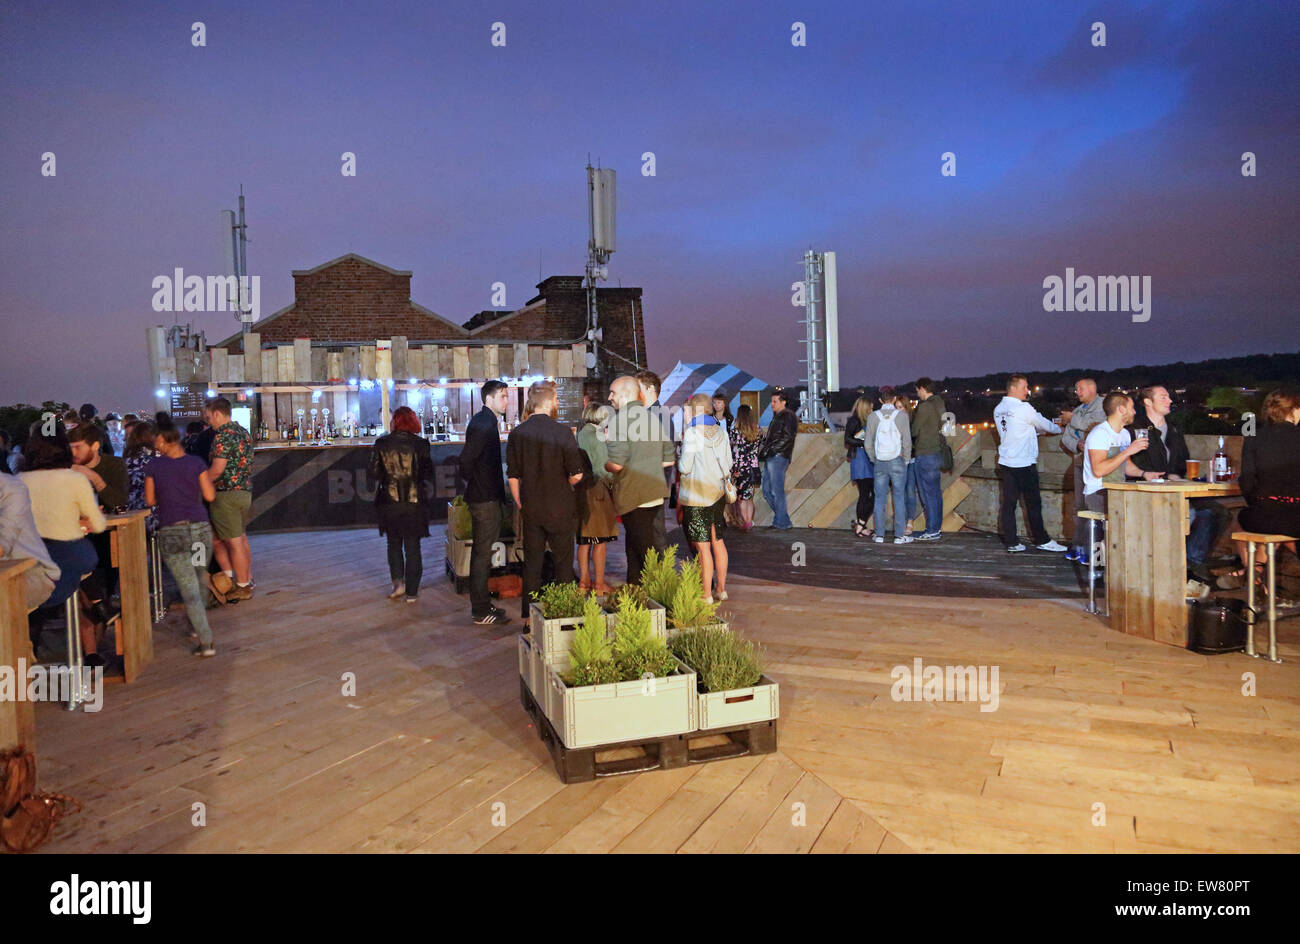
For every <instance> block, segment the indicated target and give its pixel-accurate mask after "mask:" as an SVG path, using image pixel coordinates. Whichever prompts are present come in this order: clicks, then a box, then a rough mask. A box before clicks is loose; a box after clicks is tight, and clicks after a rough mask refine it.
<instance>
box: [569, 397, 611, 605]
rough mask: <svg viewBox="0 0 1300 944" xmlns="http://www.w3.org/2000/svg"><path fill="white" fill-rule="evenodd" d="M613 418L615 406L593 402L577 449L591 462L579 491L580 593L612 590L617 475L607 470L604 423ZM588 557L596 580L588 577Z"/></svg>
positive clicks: (607, 458) (579, 431)
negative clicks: (609, 563) (609, 558)
mask: <svg viewBox="0 0 1300 944" xmlns="http://www.w3.org/2000/svg"><path fill="white" fill-rule="evenodd" d="M613 416H614V410H613V408H612V407H609V406H606V405H605V404H603V403H590V404H588V405H587V408H586V409H585V410H583V411H582V419H583V426H582V429H580V430H578V446H579V447H580V448H581V449H582V451H583V454H584V455H585V456H586V458H587V461H589V462H590V463H591V471H590V473H588V472H587V470H586V468H584V469H583V478H582V481H581V482H580V483H579V484H578V489H577V491H578V496H579V500H580V502H581V505H582V507H581V509H580V511H581V515H582V525H581V526H580V527H579V529H578V587H579V589H581V590H592V589H594V590H595V591H596V592H597V593H599V594H605V593H609V592H611V590H612V588H611V587H610V586H608V585H607V584H606V583H605V545H606V544H608V543H609V542H610V541H615V540H617V539H618V517H617V515H615V513H614V493H613V486H614V476H613V475H612V474H610V473H609V472H607V471H606V470H605V463H606V462H608V461H609V447H608V445H606V426H605V424H607V423H608V422H609V421H610V419H611V418H612V417H613ZM585 465H586V463H585V462H584V466H585ZM589 558H590V560H591V563H592V570H593V575H592V576H593V578H594V579H588V577H587V560H588V559H589Z"/></svg>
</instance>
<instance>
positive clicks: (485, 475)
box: [0, 371, 1300, 665]
mask: <svg viewBox="0 0 1300 944" xmlns="http://www.w3.org/2000/svg"><path fill="white" fill-rule="evenodd" d="M915 388H916V393H917V397H916V400H915V401H913V400H912V399H911V398H909V397H907V396H906V395H904V394H901V393H899V392H897V391H895V390H894V389H893V388H890V387H882V388H880V390H879V395H878V398H874V399H873V398H871V397H868V396H866V395H865V394H863V395H862V396H860V397H859V398H858V399H857V401H856V402H855V403H854V405H853V409H852V411H851V412H850V413H849V415H848V418H847V422H846V424H845V427H844V431H843V437H844V445H845V448H846V458H847V461H848V465H849V474H850V479H851V480H852V482H853V483H854V484H855V485H856V487H857V492H858V495H857V504H856V508H855V514H854V518H853V520H852V522H851V528H852V531H853V533H854V534H856V535H858V536H859V537H862V538H865V539H870V540H872V541H875V542H877V543H883V542H884V541H885V540H886V539H887V538H886V536H887V534H888V533H889V532H890V530H891V528H892V534H893V542H894V543H895V544H898V545H905V544H910V543H912V542H913V541H930V542H932V541H938V540H941V538H942V525H943V517H944V508H943V493H942V488H941V475H942V473H943V472H944V471H945V470H948V469H951V468H952V454H951V450H950V447H949V444H948V441H947V436H946V434H948V433H950V432H951V430H948V429H946V428H945V420H946V419H950V417H949V416H948V415H947V414H946V413H945V404H944V400H943V398H942V396H941V395H940V393H939V392H938V391H937V390H936V385H935V383H934V381H932V380H930V379H929V378H927V377H922V378H920V379H919V380H918V381H917V382H916V384H915ZM659 389H660V380H659V378H658V377H657V376H656V375H655V374H654V373H652V372H650V371H642V372H640V373H638V374H635V375H627V376H622V377H619V378H617V379H616V380H614V381H613V383H611V384H610V387H609V391H608V402H607V403H602V402H598V401H596V402H588V403H587V404H586V406H585V409H584V413H583V422H582V425H581V428H580V429H578V430H577V433H576V435H575V433H574V432H573V430H572V429H571V428H570V427H569V426H567V425H564V424H562V423H560V422H558V419H557V417H558V397H557V393H556V387H555V385H554V384H553V383H550V382H545V381H543V382H539V383H535V384H533V385H532V386H531V387H530V388H529V390H528V392H527V399H526V403H525V406H524V410H523V413H522V416H521V419H522V422H520V423H518V424H517V425H516V426H515V427H514V428H513V429H512V430H511V431H510V433H509V436H508V438H507V440H506V443H505V448H504V450H503V449H502V443H501V434H500V428H501V422H502V419H503V417H504V416H505V414H506V412H507V405H508V398H509V388H508V387H507V386H506V385H505V384H504V383H502V382H500V381H495V380H493V381H488V382H487V383H485V384H484V385H483V386H482V388H481V390H480V394H481V401H482V404H483V406H482V409H481V410H480V411H479V412H478V413H477V414H476V415H475V416H474V417H473V419H472V420H471V422H470V423H469V424H468V427H467V431H466V440H465V446H464V449H463V450H462V452H461V454H460V456H459V471H460V476H461V479H462V481H463V485H464V497H465V502H466V504H467V506H468V510H469V515H470V521H471V529H472V541H473V545H472V550H471V555H470V567H469V597H470V601H469V602H470V616H471V619H472V620H473V621H474V622H475V623H477V624H480V625H493V624H504V623H508V622H509V616H508V615H507V614H506V612H505V610H503V609H502V608H500V607H498V606H496V605H495V604H494V603H493V599H492V595H491V593H490V591H489V584H488V580H489V576H490V574H491V571H492V569H493V568H492V553H493V546H494V545H495V544H496V543H497V539H498V537H499V536H500V532H501V527H502V522H503V515H509V514H511V513H512V512H511V506H512V505H513V509H514V512H515V513H517V516H518V517H517V527H518V528H519V529H520V531H519V534H520V537H521V541H522V545H523V554H524V564H523V579H522V583H523V613H522V616H523V617H524V618H525V619H526V618H527V613H528V601H529V600H530V599H531V598H532V594H533V593H534V592H535V591H537V590H539V589H540V588H541V586H542V584H543V580H544V579H545V580H554V581H556V582H560V583H565V582H576V583H577V585H578V586H579V587H580V588H582V589H584V590H595V591H596V592H599V593H608V592H610V591H611V590H612V589H614V588H613V587H612V586H611V583H610V575H609V573H608V568H607V550H608V546H609V544H610V543H611V542H613V541H616V540H617V539H618V535H619V524H620V522H621V524H622V527H623V533H624V539H625V541H626V549H625V550H626V554H625V556H626V561H627V569H626V573H625V575H624V579H625V580H626V581H627V582H629V583H636V582H638V581H639V580H640V578H641V572H642V568H643V566H644V564H645V560H646V556H647V554H648V553H649V552H650V551H651V550H652V549H653V550H655V551H658V552H661V553H662V552H663V551H664V550H665V549H666V548H667V546H668V537H667V533H666V528H665V521H664V519H665V512H666V510H667V509H666V505H668V504H675V505H676V507H677V516H678V522H679V524H680V525H681V528H682V531H683V533H684V535H685V538H686V541H687V543H688V544H689V546H690V548H691V552H692V553H693V554H694V556H695V557H696V558H697V559H698V561H699V564H700V569H701V575H702V578H703V580H702V589H703V595H704V598H705V599H706V601H708V602H713V601H715V600H726V599H727V597H728V591H727V573H728V564H729V558H728V551H727V545H726V540H725V532H726V529H727V528H733V529H735V530H738V531H741V532H745V531H749V530H751V529H752V528H753V527H754V493H755V490H757V489H760V488H761V489H762V493H763V496H764V498H765V499H766V500H767V503H768V505H769V506H770V507H771V509H772V514H773V517H772V523H771V528H773V529H775V530H789V529H790V528H791V527H792V523H791V520H790V516H789V514H788V511H787V508H786V489H785V475H786V471H787V469H788V468H789V464H790V459H791V456H792V454H793V452H794V446H795V439H796V435H797V432H798V421H797V417H796V414H795V411H794V410H793V409H792V408H791V404H790V403H788V402H787V399H786V394H785V393H784V392H783V391H781V390H777V391H775V392H774V393H773V394H772V397H771V409H772V419H771V421H770V423H769V424H768V426H767V427H766V428H765V429H761V428H760V426H759V421H758V416H757V415H756V411H755V410H754V409H753V408H752V407H751V406H750V405H748V404H746V405H742V406H741V407H740V408H739V409H738V410H737V413H736V415H735V416H734V417H733V416H732V415H731V413H730V410H729V407H728V401H727V398H726V397H725V396H724V395H721V394H720V393H718V394H714V395H710V394H703V393H700V394H696V395H694V396H692V397H690V398H689V399H688V400H687V402H686V404H685V407H684V410H683V412H682V415H681V426H680V429H679V432H680V435H677V436H675V435H674V425H673V422H671V421H670V417H669V416H668V414H667V413H666V412H665V410H664V408H663V406H662V405H661V404H660V402H659ZM1029 390H1030V387H1029V382H1028V379H1027V378H1026V377H1025V376H1024V375H1022V374H1014V375H1012V376H1011V378H1010V379H1009V382H1008V384H1007V389H1006V396H1005V397H1004V398H1003V399H1002V401H1001V402H1000V403H999V404H998V405H997V407H996V408H995V410H994V423H995V426H996V430H997V435H998V439H999V444H998V450H997V456H998V462H997V466H998V467H997V472H998V477H999V479H1000V483H1001V484H1000V487H1001V502H1000V509H999V534H1000V537H1001V540H1002V542H1003V544H1004V545H1005V547H1006V549H1007V551H1008V552H1011V553H1020V552H1023V551H1025V550H1027V549H1028V548H1027V546H1026V544H1025V543H1023V542H1022V540H1021V537H1020V535H1019V533H1018V519H1017V511H1018V508H1019V506H1020V505H1021V503H1022V502H1023V505H1024V511H1025V523H1026V525H1027V527H1028V535H1027V538H1028V540H1029V541H1030V543H1031V544H1032V545H1033V546H1034V547H1036V548H1037V549H1039V550H1042V551H1047V552H1052V553H1061V552H1064V553H1065V555H1066V557H1067V558H1068V559H1069V560H1071V561H1076V562H1079V563H1082V564H1087V563H1088V562H1089V556H1090V555H1091V554H1093V553H1095V552H1094V550H1093V548H1094V547H1095V546H1097V545H1094V544H1092V543H1091V542H1090V541H1089V531H1088V528H1087V527H1086V522H1085V521H1084V520H1083V519H1082V518H1080V517H1078V516H1077V515H1076V517H1075V520H1074V526H1073V541H1072V543H1071V545H1069V546H1067V545H1063V544H1060V543H1058V542H1056V541H1055V540H1052V539H1051V538H1050V537H1049V535H1048V534H1047V531H1046V528H1045V526H1044V523H1043V514H1042V504H1041V497H1040V483H1039V475H1038V449H1039V446H1038V440H1039V437H1040V436H1043V435H1059V436H1060V448H1062V449H1063V450H1064V451H1065V452H1066V453H1068V454H1069V455H1070V456H1071V457H1072V473H1073V478H1074V494H1075V508H1076V512H1078V511H1094V512H1103V513H1104V512H1105V510H1106V494H1107V493H1106V489H1105V485H1106V484H1107V483H1108V482H1116V481H1124V480H1130V481H1137V480H1148V481H1149V480H1168V481H1177V480H1179V479H1182V478H1186V477H1187V463H1188V461H1189V452H1188V448H1187V444H1186V441H1185V439H1184V437H1183V434H1182V433H1181V432H1180V431H1179V430H1178V429H1177V428H1176V426H1175V425H1174V423H1173V422H1172V421H1171V420H1170V418H1169V417H1170V412H1171V407H1172V398H1171V397H1170V394H1169V391H1168V390H1167V389H1166V388H1165V387H1164V386H1161V385H1158V384H1156V385H1152V386H1149V387H1145V388H1143V389H1141V390H1140V391H1137V392H1136V393H1135V394H1130V393H1127V392H1124V391H1113V392H1111V393H1108V394H1106V395H1104V396H1103V395H1101V394H1100V393H1099V392H1098V390H1097V384H1096V382H1095V380H1093V379H1091V378H1081V379H1080V380H1079V381H1078V382H1077V383H1076V384H1075V385H1074V393H1075V396H1076V398H1077V399H1078V406H1077V407H1076V408H1075V409H1073V410H1065V411H1063V412H1062V413H1061V414H1060V415H1059V416H1058V417H1057V418H1056V420H1050V419H1048V418H1047V417H1045V416H1043V415H1042V414H1041V413H1039V412H1038V411H1037V410H1035V409H1034V408H1033V407H1032V406H1031V405H1030V404H1029V402H1028V399H1029ZM1260 419H1261V422H1260V423H1259V426H1258V429H1257V430H1256V431H1255V433H1254V435H1248V436H1246V437H1245V438H1244V446H1243V453H1242V468H1241V470H1240V475H1239V482H1240V485H1241V491H1242V494H1243V496H1244V498H1245V501H1246V507H1245V508H1244V509H1243V510H1242V511H1241V513H1240V515H1239V524H1240V527H1242V528H1245V529H1248V530H1252V531H1259V532H1267V533H1274V534H1287V535H1295V534H1298V533H1300V393H1297V392H1296V391H1295V390H1294V389H1292V388H1283V389H1279V390H1275V391H1273V392H1272V393H1270V394H1269V395H1268V396H1267V397H1266V399H1265V401H1264V406H1263V410H1262V416H1261V418H1260ZM204 420H205V421H204V422H202V423H200V422H194V423H190V424H189V425H188V426H187V428H186V429H185V431H184V433H182V432H181V431H180V430H179V429H177V428H176V426H175V425H174V424H173V422H172V421H171V418H170V417H169V416H168V415H167V414H166V413H159V414H157V415H155V416H154V417H153V418H151V419H140V418H139V417H136V416H134V415H130V414H128V415H127V416H126V417H124V418H121V419H119V418H118V417H117V416H116V415H115V414H112V413H110V414H108V415H107V416H106V417H104V419H102V420H101V419H99V418H98V416H97V413H96V410H95V408H94V406H93V405H91V404H86V405H85V406H83V407H82V408H81V410H79V411H76V412H72V411H69V412H68V413H66V414H65V415H62V416H56V415H54V414H47V415H45V416H44V417H42V419H41V420H39V421H37V422H36V423H33V424H32V426H31V428H30V429H29V430H26V431H25V432H26V435H25V437H24V438H23V439H22V441H21V442H20V443H18V444H14V447H13V448H12V449H9V451H8V454H7V455H6V456H0V460H3V461H0V472H5V473H11V474H0V555H3V556H5V557H30V558H32V559H34V560H36V561H37V563H38V565H39V566H38V567H36V568H34V569H32V570H31V571H29V572H28V574H27V575H26V577H27V581H28V582H27V585H26V593H27V603H28V607H29V609H30V610H31V615H30V617H29V618H30V622H31V633H32V639H33V644H34V645H37V644H39V642H40V635H41V629H42V627H43V626H44V624H45V622H46V621H47V620H49V619H51V618H53V617H54V616H55V614H56V613H57V612H58V611H59V609H60V608H61V607H62V605H63V604H64V603H65V602H66V601H67V600H68V599H69V598H71V597H72V596H73V594H76V595H77V599H78V605H79V607H80V612H81V613H82V614H83V617H84V619H83V620H82V645H83V647H84V649H85V650H86V652H87V653H89V655H88V656H87V662H88V664H91V665H94V664H98V663H101V662H102V661H103V658H102V657H101V656H100V655H99V654H98V650H99V646H100V644H101V642H102V640H103V635H104V627H105V625H106V624H108V623H109V622H111V621H112V620H113V619H114V618H116V617H117V615H118V614H119V609H118V607H117V605H116V604H115V603H114V597H115V595H116V591H117V576H116V570H115V568H114V567H113V566H112V562H111V553H110V544H109V540H108V534H107V528H108V519H107V517H106V515H111V514H114V513H119V512H124V511H130V510H138V509H145V508H149V509H152V510H153V512H154V513H153V514H152V515H151V516H150V519H149V528H150V530H151V532H153V533H156V539H157V548H158V550H157V553H158V554H159V556H160V558H161V560H162V561H163V562H164V563H165V564H166V565H167V568H168V570H169V572H170V573H171V574H172V576H173V578H174V580H175V582H176V584H177V587H178V588H179V590H180V593H181V597H182V600H183V601H184V604H185V609H186V613H187V615H188V618H189V621H190V623H191V625H192V629H193V632H192V638H193V641H194V643H195V648H194V650H193V651H194V653H195V654H196V655H199V656H211V655H214V654H215V651H216V650H215V643H214V640H213V634H212V629H211V627H210V625H209V623H208V618H207V614H206V610H207V609H209V608H211V607H213V606H220V605H223V604H226V603H230V602H237V601H239V600H245V599H249V598H251V596H252V595H253V588H254V585H253V579H252V562H251V554H250V549H249V542H248V537H247V535H246V534H245V526H246V524H247V522H248V517H249V512H250V507H251V501H252V491H251V489H252V456H253V444H252V440H251V437H250V436H249V433H248V431H247V430H245V429H244V428H243V427H242V426H240V425H239V424H237V423H234V422H232V420H231V407H230V403H229V401H227V400H226V399H224V398H222V397H216V398H213V399H211V400H210V401H208V405H207V409H206V411H205V416H204ZM391 428H392V432H390V433H389V434H387V435H385V436H381V437H380V438H379V439H378V440H377V441H376V442H375V444H374V447H373V452H372V456H371V461H370V475H371V478H372V480H373V482H374V484H375V505H376V517H377V520H378V526H379V531H380V533H381V534H382V535H384V536H385V537H386V540H387V548H388V563H389V573H390V577H391V580H392V591H391V594H390V596H391V597H392V598H393V599H395V600H401V599H404V600H405V601H406V602H407V603H414V602H416V601H417V599H418V596H419V588H420V583H421V580H422V577H423V559H422V554H421V550H420V541H421V539H422V538H425V537H427V536H428V534H429V523H430V520H431V514H430V512H431V508H432V505H433V500H434V492H435V489H434V468H433V464H432V459H431V454H430V450H429V445H428V442H427V440H425V439H424V438H423V437H422V436H421V424H420V421H419V417H418V416H416V414H415V413H414V412H413V411H412V410H411V409H410V408H409V407H400V408H398V409H397V410H396V411H395V412H394V413H393V416H392V423H391ZM0 447H3V448H8V447H9V443H8V442H7V439H6V440H5V441H0ZM674 496H675V502H674V501H672V500H671V499H672V498H673V497H674ZM918 511H920V512H923V513H924V522H925V524H924V529H923V530H922V531H921V533H920V534H914V533H913V527H912V523H913V521H916V520H918ZM1230 521H1231V513H1230V511H1229V510H1228V509H1227V508H1226V507H1225V506H1224V504H1223V503H1222V502H1221V501H1219V500H1217V499H1214V498H1197V499H1193V500H1192V502H1191V527H1190V533H1189V534H1188V536H1187V559H1188V562H1189V566H1190V567H1191V568H1193V569H1195V568H1202V567H1204V566H1205V565H1206V564H1207V562H1208V561H1209V560H1210V557H1211V555H1212V553H1213V549H1214V547H1215V545H1216V543H1217V542H1218V541H1219V540H1220V538H1221V537H1222V536H1223V534H1224V532H1225V530H1226V529H1227V528H1228V526H1229V524H1230ZM1097 537H1098V540H1099V541H1100V539H1101V535H1100V534H1099V535H1098V536H1097ZM1290 549H1291V550H1292V552H1293V553H1294V551H1295V547H1294V545H1290ZM1240 555H1241V560H1242V568H1241V570H1240V571H1238V572H1237V574H1238V575H1240V576H1247V574H1248V568H1249V566H1250V563H1251V562H1249V561H1246V559H1245V558H1246V551H1245V548H1244V546H1243V547H1242V548H1240ZM575 556H576V567H575ZM1095 563H1097V564H1098V565H1100V564H1101V563H1102V562H1101V561H1097V562H1095ZM1255 563H1256V566H1257V567H1262V558H1261V560H1259V561H1256V562H1255Z"/></svg>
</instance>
